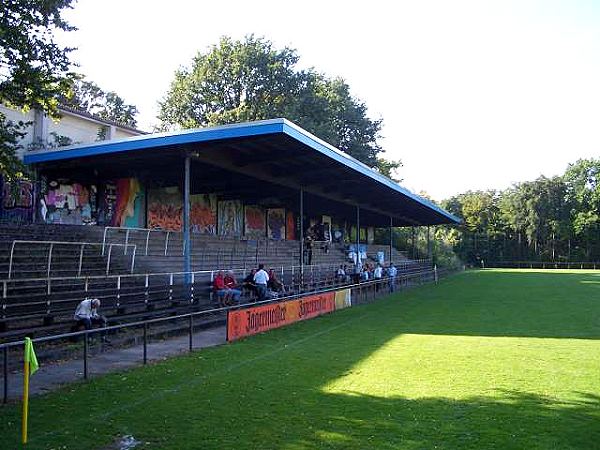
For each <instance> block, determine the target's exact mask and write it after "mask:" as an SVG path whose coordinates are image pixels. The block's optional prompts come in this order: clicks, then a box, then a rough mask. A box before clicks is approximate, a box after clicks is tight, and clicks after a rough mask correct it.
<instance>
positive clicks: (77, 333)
mask: <svg viewBox="0 0 600 450" xmlns="http://www.w3.org/2000/svg"><path fill="white" fill-rule="evenodd" d="M433 273H434V270H433V269H429V270H427V271H423V272H416V273H410V274H403V275H398V276H396V277H395V280H396V281H400V280H401V279H403V278H410V277H413V276H418V275H425V274H433ZM378 283H384V284H387V283H389V278H380V279H375V280H369V281H361V282H360V283H348V284H343V285H336V286H331V287H328V288H325V289H316V290H314V291H308V292H301V293H294V294H291V295H287V296H283V297H278V298H270V299H265V300H261V301H256V302H252V303H246V304H242V305H231V306H223V307H219V308H211V309H208V310H202V311H196V312H191V313H184V314H179V315H175V316H168V317H158V318H155V319H147V320H142V321H138V322H129V323H125V324H120V325H111V326H107V327H103V328H97V329H92V330H84V331H75V332H71V333H63V334H56V335H52V336H44V337H39V338H33V339H32V341H33V342H34V343H35V342H46V341H52V340H55V339H62V338H66V337H75V336H81V335H84V334H92V333H96V332H104V331H113V330H115V331H116V330H120V329H123V328H128V327H135V326H140V325H144V323H147V324H150V323H159V322H164V321H168V320H176V319H180V318H185V317H189V316H190V315H192V316H196V315H202V314H209V313H215V312H222V311H228V310H234V309H239V308H240V306H241V307H245V306H247V307H248V306H249V307H254V306H257V305H261V304H268V303H279V302H281V301H286V300H291V299H294V298H298V297H304V296H307V295H312V294H316V293H323V292H331V291H337V290H340V289H354V288H364V287H368V286H372V285H376V284H378ZM24 343H25V341H24V340H19V341H11V342H5V343H0V350H2V349H3V348H6V347H13V346H16V345H22V344H24Z"/></svg>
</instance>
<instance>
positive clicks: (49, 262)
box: [47, 244, 54, 277]
mask: <svg viewBox="0 0 600 450" xmlns="http://www.w3.org/2000/svg"><path fill="white" fill-rule="evenodd" d="M53 249H54V244H50V249H49V250H48V273H47V275H48V277H50V266H51V265H52V250H53Z"/></svg>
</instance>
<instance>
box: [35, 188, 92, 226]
mask: <svg viewBox="0 0 600 450" xmlns="http://www.w3.org/2000/svg"><path fill="white" fill-rule="evenodd" d="M40 189H41V191H42V192H41V198H40V216H41V219H42V220H43V221H44V222H46V223H54V224H63V225H95V224H96V223H98V207H97V201H96V200H97V194H98V190H97V187H96V185H90V184H88V185H85V184H81V183H76V182H71V181H69V180H63V179H59V180H53V179H50V180H47V179H43V180H42V183H41V188H40Z"/></svg>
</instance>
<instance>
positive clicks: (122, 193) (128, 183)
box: [111, 178, 142, 227]
mask: <svg viewBox="0 0 600 450" xmlns="http://www.w3.org/2000/svg"><path fill="white" fill-rule="evenodd" d="M141 191H142V188H141V186H140V183H139V181H138V180H137V179H136V178H121V179H119V180H117V181H116V195H115V203H114V213H113V214H112V220H111V225H112V226H115V227H124V226H125V225H126V222H127V220H128V219H134V218H135V217H136V215H137V216H138V220H133V221H134V224H133V225H131V226H139V216H140V215H141V211H140V208H141V202H139V201H138V202H137V207H138V211H136V208H135V207H136V200H137V199H138V197H140V196H141ZM136 213H137V214H136ZM135 222H137V223H135Z"/></svg>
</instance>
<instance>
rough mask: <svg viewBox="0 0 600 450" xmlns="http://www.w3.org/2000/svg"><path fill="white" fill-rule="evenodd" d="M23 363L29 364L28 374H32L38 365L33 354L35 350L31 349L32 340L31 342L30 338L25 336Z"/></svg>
mask: <svg viewBox="0 0 600 450" xmlns="http://www.w3.org/2000/svg"><path fill="white" fill-rule="evenodd" d="M23 359H24V361H25V364H28V365H29V375H30V376H31V375H33V374H34V373H35V372H36V371H37V370H38V369H39V367H40V365H39V364H38V360H37V357H36V356H35V351H34V350H33V342H31V338H28V337H26V338H25V355H24V358H23Z"/></svg>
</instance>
